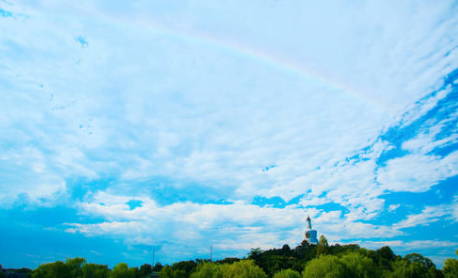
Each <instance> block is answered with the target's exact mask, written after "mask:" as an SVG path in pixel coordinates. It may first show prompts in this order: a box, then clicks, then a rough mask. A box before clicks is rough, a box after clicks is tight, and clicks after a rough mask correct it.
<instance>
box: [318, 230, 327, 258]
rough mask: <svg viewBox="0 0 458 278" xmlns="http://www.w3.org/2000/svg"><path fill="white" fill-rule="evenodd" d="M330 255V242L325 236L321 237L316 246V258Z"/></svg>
mask: <svg viewBox="0 0 458 278" xmlns="http://www.w3.org/2000/svg"><path fill="white" fill-rule="evenodd" d="M328 253H329V244H328V240H327V239H326V237H325V236H324V235H321V236H320V240H319V241H318V245H317V246H316V257H319V256H320V255H326V254H328Z"/></svg>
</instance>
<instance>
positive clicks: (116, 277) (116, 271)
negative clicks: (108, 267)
mask: <svg viewBox="0 0 458 278" xmlns="http://www.w3.org/2000/svg"><path fill="white" fill-rule="evenodd" d="M137 271H138V268H133V267H131V268H129V267H128V265H127V264H126V263H119V264H117V265H115V267H114V268H113V270H112V271H111V273H110V275H109V277H110V278H136V276H137Z"/></svg>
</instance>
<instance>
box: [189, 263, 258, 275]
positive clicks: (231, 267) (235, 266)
mask: <svg viewBox="0 0 458 278" xmlns="http://www.w3.org/2000/svg"><path fill="white" fill-rule="evenodd" d="M191 278H267V275H266V274H265V273H264V271H263V270H262V269H261V268H260V267H259V266H257V265H255V264H254V262H253V261H252V260H241V261H238V262H234V263H232V264H216V263H210V262H205V263H202V264H200V265H199V266H198V267H197V270H196V272H194V273H193V274H192V275H191Z"/></svg>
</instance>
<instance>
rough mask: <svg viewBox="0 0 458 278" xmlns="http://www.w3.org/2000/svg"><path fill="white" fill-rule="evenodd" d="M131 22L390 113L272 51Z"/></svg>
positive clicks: (359, 92)
mask: <svg viewBox="0 0 458 278" xmlns="http://www.w3.org/2000/svg"><path fill="white" fill-rule="evenodd" d="M131 24H136V25H140V26H141V27H142V28H145V29H147V30H149V31H151V32H154V33H156V34H158V35H163V36H166V37H170V38H172V39H176V40H181V41H184V42H189V43H192V44H197V45H204V46H207V47H211V48H217V49H219V50H221V51H223V52H228V53H231V54H232V55H236V56H242V57H244V58H245V59H249V60H252V61H255V62H256V63H260V64H264V65H266V66H269V67H270V68H273V69H275V70H277V71H281V72H284V73H287V74H290V75H294V76H298V77H300V78H303V79H305V80H308V81H311V82H314V83H315V84H317V85H320V86H322V87H324V88H326V89H328V90H331V91H333V92H335V93H341V94H344V96H346V97H349V98H351V99H353V100H354V101H357V102H361V103H364V104H365V105H369V106H371V107H372V108H374V109H376V110H377V111H378V112H380V113H383V114H388V115H392V114H393V113H392V111H391V110H390V109H389V107H387V106H386V105H383V104H382V102H380V101H377V100H375V99H373V98H371V97H370V96H369V95H368V94H367V93H364V92H362V90H358V89H355V86H352V85H350V84H345V83H343V82H338V81H336V80H335V79H332V78H330V77H329V76H327V75H325V74H323V73H321V72H320V71H319V70H316V69H312V68H310V67H306V66H304V65H299V64H298V63H295V62H293V61H291V60H290V59H286V58H285V57H280V56H278V55H275V54H273V53H269V52H266V51H262V50H260V49H255V48H252V47H249V46H247V45H242V44H239V43H236V42H232V41H229V40H227V39H222V38H216V37H214V36H210V35H208V34H205V33H197V32H191V31H182V30H177V29H171V28H167V27H164V26H163V25H158V24H155V23H152V22H151V21H148V22H145V21H135V22H134V23H131Z"/></svg>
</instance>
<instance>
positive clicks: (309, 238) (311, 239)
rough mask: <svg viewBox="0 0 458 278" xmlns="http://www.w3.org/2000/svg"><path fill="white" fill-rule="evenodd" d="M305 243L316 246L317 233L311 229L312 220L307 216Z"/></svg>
mask: <svg viewBox="0 0 458 278" xmlns="http://www.w3.org/2000/svg"><path fill="white" fill-rule="evenodd" d="M305 241H306V242H307V243H309V244H318V239H317V231H316V230H313V229H312V220H310V217H309V216H307V229H306V230H305Z"/></svg>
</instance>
